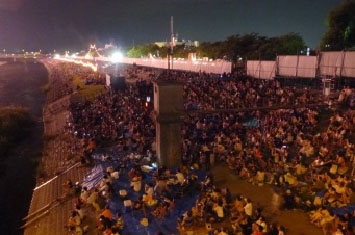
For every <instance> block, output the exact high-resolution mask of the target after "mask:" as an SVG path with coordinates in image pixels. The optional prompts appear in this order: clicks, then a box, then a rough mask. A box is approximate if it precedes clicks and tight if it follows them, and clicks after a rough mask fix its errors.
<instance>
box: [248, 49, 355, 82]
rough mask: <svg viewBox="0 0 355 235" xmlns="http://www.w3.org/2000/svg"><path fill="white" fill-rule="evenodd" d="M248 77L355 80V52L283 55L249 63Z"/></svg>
mask: <svg viewBox="0 0 355 235" xmlns="http://www.w3.org/2000/svg"><path fill="white" fill-rule="evenodd" d="M274 67H275V69H273V68H274ZM247 75H248V76H250V77H253V78H259V79H274V78H275V77H276V76H278V77H294V78H316V77H333V78H336V77H346V78H355V51H331V52H321V53H320V55H319V56H304V55H282V56H277V59H276V61H265V60H260V61H258V60H252V61H247Z"/></svg>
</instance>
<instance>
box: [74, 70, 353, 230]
mask: <svg viewBox="0 0 355 235" xmlns="http://www.w3.org/2000/svg"><path fill="white" fill-rule="evenodd" d="M147 73H150V72H149V71H147ZM164 76H167V75H166V74H162V77H164ZM148 77H149V76H148ZM169 78H172V79H174V80H181V81H184V82H185V85H184V101H185V109H186V110H187V111H189V110H214V109H220V110H223V109H238V108H239V109H240V108H244V109H245V108H255V107H274V106H278V105H283V106H285V105H289V106H290V108H283V109H276V110H263V111H261V110H259V111H257V110H244V111H240V112H222V111H221V112H216V113H213V114H204V113H199V112H197V113H193V114H192V113H191V115H186V116H185V118H184V123H183V125H182V153H183V154H182V162H183V166H184V167H183V168H182V169H179V170H178V171H177V172H174V173H173V174H172V173H171V172H170V171H169V170H168V169H160V170H159V171H156V172H155V171H153V172H150V173H151V174H152V175H154V180H152V181H150V182H146V183H144V182H143V179H144V178H145V177H146V172H143V171H142V166H144V165H149V164H152V163H154V159H155V150H156V146H155V125H154V122H153V120H152V119H153V118H152V110H153V107H152V103H153V102H152V99H153V87H152V84H151V81H149V80H139V79H138V81H137V82H136V83H133V84H130V85H129V86H127V88H125V89H124V90H121V91H118V92H107V93H105V94H104V95H101V96H99V97H97V98H96V99H95V100H93V101H86V102H84V103H73V104H72V105H71V112H72V120H69V122H68V126H69V127H68V128H70V130H71V131H72V133H73V135H75V136H76V137H77V138H79V139H80V140H81V141H82V142H83V146H86V150H85V151H84V154H83V159H82V162H83V163H86V162H90V161H92V160H91V153H92V152H93V151H94V150H95V149H98V148H102V147H107V146H111V145H114V146H116V147H117V149H119V151H120V152H122V153H134V154H136V155H139V156H141V157H140V158H138V159H136V158H134V157H132V156H131V155H128V156H126V157H122V159H120V165H119V166H120V168H117V169H110V170H108V172H106V175H105V178H104V179H103V181H102V182H101V183H100V185H99V186H98V187H97V188H96V189H94V190H92V192H91V193H89V192H88V191H87V190H85V188H83V191H82V193H81V194H82V195H81V196H80V200H79V201H80V203H87V201H88V200H87V198H86V196H85V195H86V194H90V197H91V195H94V196H93V198H94V199H95V200H89V202H88V204H91V205H93V207H94V208H96V210H97V211H99V212H100V216H99V224H98V227H99V230H100V231H103V233H104V234H120V232H121V231H122V227H121V226H123V223H124V221H122V217H121V216H118V218H115V219H112V215H111V212H110V210H109V208H105V207H104V206H101V207H100V206H98V204H97V200H98V198H104V199H105V201H109V199H110V197H111V196H112V193H120V192H114V190H113V188H112V181H113V180H115V179H116V178H117V174H121V175H122V174H125V175H127V177H128V179H129V182H130V185H131V186H132V190H133V191H135V192H140V193H141V195H140V196H139V198H138V199H135V201H133V200H130V201H131V206H132V208H136V209H142V210H143V208H144V210H145V212H146V208H151V209H150V210H149V211H150V213H152V215H154V216H155V217H158V218H159V217H164V216H167V215H168V214H169V211H171V210H172V208H173V205H174V199H175V198H176V197H177V196H178V195H177V194H176V193H172V192H177V193H179V194H183V192H184V191H185V190H186V188H185V187H186V186H187V185H188V188H194V189H196V188H198V190H199V191H200V192H201V194H200V196H199V199H198V200H197V201H196V204H195V206H194V207H193V208H191V210H188V211H187V212H186V213H185V214H184V215H183V216H182V217H181V218H179V222H178V224H179V229H180V231H181V232H182V233H185V232H186V231H188V230H191V229H195V228H196V226H197V227H199V226H200V225H203V226H202V227H204V228H205V229H206V230H207V231H208V232H209V233H211V234H220V235H224V234H278V235H282V234H284V233H285V229H284V228H282V227H281V226H276V225H274V224H272V223H270V222H269V220H268V218H264V217H263V215H262V212H261V210H260V208H253V204H252V202H251V201H250V200H249V199H247V198H243V196H242V195H237V196H236V195H232V194H231V193H230V192H229V190H228V189H227V188H223V189H219V188H218V187H216V186H215V185H214V183H213V176H212V175H208V176H207V177H206V179H205V180H204V181H203V182H202V183H198V182H197V181H196V176H195V175H194V174H193V172H192V171H189V168H190V166H194V168H200V167H203V168H205V169H206V170H207V171H208V170H209V169H210V167H211V164H214V162H220V163H225V164H226V165H227V166H228V167H229V169H230V170H231V172H232V173H234V174H236V175H237V176H238V177H240V178H242V179H245V180H247V181H249V182H250V183H252V184H255V185H263V184H270V185H272V186H273V187H275V188H276V190H278V191H279V192H280V194H282V195H283V198H284V201H285V204H284V208H285V209H294V208H302V209H304V210H306V211H307V212H308V213H309V216H310V221H311V222H312V223H314V224H315V225H316V226H319V227H321V228H322V229H323V231H324V233H325V234H337V235H341V234H344V235H346V234H352V233H353V227H352V226H353V225H354V212H353V211H354V209H349V211H346V213H339V208H340V209H341V208H348V206H349V205H350V204H351V203H353V199H352V198H353V195H352V191H353V189H354V174H353V173H354V172H353V163H354V157H355V155H354V154H355V146H354V144H353V143H354V134H355V133H354V130H355V111H354V110H350V109H347V108H344V107H342V106H340V107H338V106H334V107H328V106H318V107H294V106H295V105H297V106H298V105H305V104H310V103H315V101H318V98H319V97H318V95H315V94H313V93H312V92H311V91H310V90H308V89H304V90H302V91H299V90H296V89H295V88H292V87H287V88H285V87H280V85H279V84H278V83H277V81H259V80H253V79H248V78H242V79H240V78H233V77H231V76H230V75H223V76H216V75H209V74H196V73H186V72H174V73H172V74H170V75H169ZM160 79H164V78H160ZM352 92H353V91H352V90H351V89H349V88H347V90H346V91H343V92H342V93H341V94H342V96H349V95H351V93H352ZM147 97H150V98H149V101H148V99H147ZM341 100H344V99H343V98H342V99H341ZM250 120H255V121H256V122H255V123H254V124H253V125H250V124H249V121H250ZM123 168H124V169H126V171H124V170H123ZM143 169H144V168H143ZM114 176H115V177H116V178H115V177H114ZM119 177H121V176H119ZM172 179H173V180H172ZM169 180H170V183H169V184H168V182H169ZM185 184H187V185H185ZM172 188H174V190H171V189H172ZM120 196H122V197H124V196H125V195H124V192H122V195H120ZM80 203H79V204H78V205H77V206H79V207H78V208H81V207H80V206H81V204H80ZM104 208H105V209H104ZM79 210H80V209H79ZM102 210H103V212H102ZM350 211H351V212H350ZM79 214H80V213H79V212H78V211H76V212H75V213H74V212H73V216H72V217H71V221H74V222H75V221H76V222H77V221H78V219H77V218H78V217H80V216H79ZM72 218H75V219H72ZM201 222H203V223H201ZM117 224H118V225H117ZM215 224H217V225H219V226H215ZM76 227H77V225H75V226H71V228H72V229H75V228H76ZM200 227H201V226H200ZM215 228H216V229H215Z"/></svg>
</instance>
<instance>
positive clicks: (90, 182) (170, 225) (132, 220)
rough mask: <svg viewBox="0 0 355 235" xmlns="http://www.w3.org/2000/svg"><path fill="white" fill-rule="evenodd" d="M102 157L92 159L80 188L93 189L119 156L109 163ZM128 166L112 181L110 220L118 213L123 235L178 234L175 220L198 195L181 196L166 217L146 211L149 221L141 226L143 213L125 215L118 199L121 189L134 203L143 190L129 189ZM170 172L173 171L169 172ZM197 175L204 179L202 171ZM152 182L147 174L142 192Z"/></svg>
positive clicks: (188, 207)
mask: <svg viewBox="0 0 355 235" xmlns="http://www.w3.org/2000/svg"><path fill="white" fill-rule="evenodd" d="M102 156H103V155H102V154H95V155H93V159H96V163H97V165H96V166H95V167H94V168H93V169H92V171H91V172H90V173H89V174H87V175H86V176H85V179H84V183H83V186H86V187H87V188H88V189H89V188H90V189H91V188H94V187H96V186H97V185H98V184H99V183H100V181H101V180H102V179H103V175H104V172H105V171H106V168H107V167H108V166H113V167H117V166H118V165H119V157H112V156H110V157H111V161H109V162H104V161H103V158H102ZM128 170H129V167H127V168H125V169H122V171H121V174H120V177H119V179H118V180H113V189H114V190H113V191H114V193H113V195H112V198H111V200H110V201H109V203H108V205H109V208H110V210H111V212H112V215H113V218H114V219H115V218H116V214H117V213H120V214H121V215H122V217H123V221H124V230H123V235H129V234H142V235H144V234H149V235H153V234H156V233H157V232H163V233H164V234H166V235H167V234H177V233H178V231H177V229H176V227H177V218H178V217H180V216H181V215H182V214H183V213H185V212H186V211H187V210H191V208H192V207H193V206H194V205H195V202H196V200H197V198H198V195H199V192H198V191H197V190H194V191H192V192H190V194H188V195H184V197H183V198H182V199H176V201H175V207H174V210H173V211H172V212H171V214H170V215H169V216H168V217H166V218H161V219H160V218H156V217H154V216H152V215H151V210H150V209H149V208H146V212H147V217H148V220H149V226H148V227H144V226H142V225H141V223H140V221H141V219H142V218H143V217H144V213H143V210H142V209H141V210H138V211H133V212H126V211H125V208H124V205H123V201H122V199H121V198H120V197H119V195H118V192H119V190H121V189H125V190H126V191H127V192H128V195H127V198H128V199H130V200H131V201H132V202H133V201H135V200H137V199H138V198H139V197H140V196H142V194H143V191H142V192H140V193H137V192H134V191H133V190H132V189H131V188H130V181H129V177H128ZM172 172H174V171H173V170H172ZM195 174H197V175H198V179H199V181H202V180H203V179H204V177H205V172H203V171H202V170H200V171H197V172H195ZM150 180H151V176H150V175H148V174H147V175H146V177H145V179H144V180H143V182H142V190H143V189H144V185H145V183H147V182H149V181H150Z"/></svg>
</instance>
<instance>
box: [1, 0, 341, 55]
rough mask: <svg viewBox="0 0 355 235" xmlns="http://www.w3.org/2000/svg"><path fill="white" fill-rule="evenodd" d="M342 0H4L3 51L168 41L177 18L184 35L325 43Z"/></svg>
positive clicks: (2, 23)
mask: <svg viewBox="0 0 355 235" xmlns="http://www.w3.org/2000/svg"><path fill="white" fill-rule="evenodd" d="M340 2H342V1H341V0H298V1H296V0H294V1H291V0H0V50H3V49H4V48H6V49H7V50H21V49H23V48H24V49H26V50H36V49H42V50H53V49H57V50H61V49H69V50H79V49H82V48H86V47H87V46H88V43H89V42H96V43H98V44H101V45H102V44H105V43H108V42H110V41H112V42H115V43H116V44H118V45H119V46H122V47H127V46H130V45H132V44H133V43H135V44H138V43H143V42H153V41H165V40H166V39H167V38H168V37H169V32H170V16H171V15H173V16H174V21H175V31H177V32H178V33H179V39H186V40H187V39H190V40H199V41H217V40H222V39H224V38H225V37H227V36H228V35H231V34H237V33H239V34H243V33H250V32H256V33H259V34H262V35H267V36H274V35H280V34H283V33H287V32H299V33H300V34H301V35H302V36H303V37H304V39H305V41H306V43H307V45H308V46H310V47H315V46H317V45H318V44H319V42H320V39H321V36H322V34H323V33H324V31H325V30H326V26H325V20H326V16H327V13H328V11H329V9H330V8H331V7H333V6H334V5H337V4H338V3H340Z"/></svg>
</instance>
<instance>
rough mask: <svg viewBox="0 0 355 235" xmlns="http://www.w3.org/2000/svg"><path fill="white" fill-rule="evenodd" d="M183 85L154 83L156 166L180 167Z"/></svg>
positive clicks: (171, 82)
mask: <svg viewBox="0 0 355 235" xmlns="http://www.w3.org/2000/svg"><path fill="white" fill-rule="evenodd" d="M183 108H184V106H183V85H182V83H178V82H173V81H159V80H158V81H156V82H154V112H155V119H156V145H157V155H158V166H159V167H160V166H166V167H180V166H181V146H182V145H181V121H182V120H181V116H182V115H183V113H182V111H183Z"/></svg>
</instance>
